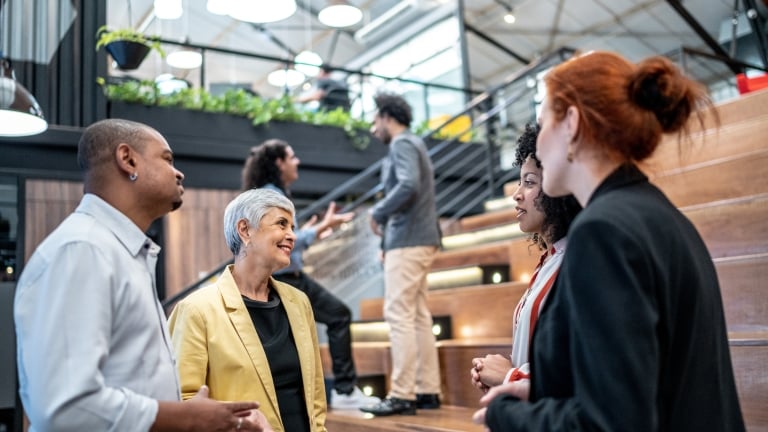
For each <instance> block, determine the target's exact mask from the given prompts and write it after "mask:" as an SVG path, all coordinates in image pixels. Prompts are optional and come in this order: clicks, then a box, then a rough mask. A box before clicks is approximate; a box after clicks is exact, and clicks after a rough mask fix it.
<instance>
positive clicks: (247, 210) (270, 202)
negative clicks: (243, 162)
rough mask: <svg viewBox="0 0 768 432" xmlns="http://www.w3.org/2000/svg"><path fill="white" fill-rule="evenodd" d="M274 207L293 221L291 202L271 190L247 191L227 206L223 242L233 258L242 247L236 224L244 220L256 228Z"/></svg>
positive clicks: (293, 212) (293, 214)
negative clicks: (288, 214) (288, 215)
mask: <svg viewBox="0 0 768 432" xmlns="http://www.w3.org/2000/svg"><path fill="white" fill-rule="evenodd" d="M275 207H277V208H279V209H283V210H285V211H287V212H289V213H290V214H291V218H294V219H295V210H294V207H293V203H292V202H291V200H289V199H288V198H286V197H285V195H283V194H281V193H280V192H276V191H274V190H271V189H263V188H262V189H249V190H247V191H245V192H243V193H241V194H240V195H238V196H237V197H235V199H233V200H232V202H230V203H229V204H228V205H227V208H226V210H224V241H226V242H227V246H228V247H229V250H230V251H232V253H233V254H234V255H235V256H237V254H238V253H240V249H241V248H242V247H243V242H242V241H241V240H240V235H238V233H237V223H238V222H239V221H240V220H242V219H245V220H247V221H248V223H249V224H251V225H253V226H255V227H258V226H259V224H260V223H261V219H263V218H264V215H265V214H266V213H267V212H268V211H269V209H271V208H275ZM292 222H293V221H292Z"/></svg>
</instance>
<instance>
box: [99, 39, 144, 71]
mask: <svg viewBox="0 0 768 432" xmlns="http://www.w3.org/2000/svg"><path fill="white" fill-rule="evenodd" d="M104 48H105V49H106V50H107V52H108V53H109V54H110V55H111V56H112V58H113V59H114V60H115V62H116V63H117V67H119V68H120V69H122V70H133V69H136V68H138V67H139V66H140V65H141V62H143V61H144V58H145V57H146V56H147V54H149V49H150V48H149V47H148V46H147V45H144V44H143V43H139V42H131V41H115V42H112V43H110V44H107V45H106V46H105V47H104Z"/></svg>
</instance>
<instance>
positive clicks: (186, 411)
mask: <svg viewBox="0 0 768 432" xmlns="http://www.w3.org/2000/svg"><path fill="white" fill-rule="evenodd" d="M158 405H159V406H158V412H157V418H155V424H154V425H153V426H152V429H151V430H152V431H194V432H197V431H200V432H231V431H234V430H237V428H238V426H240V428H241V429H242V428H243V427H245V426H247V425H248V423H250V422H249V421H248V420H247V419H246V418H247V417H248V416H249V415H250V413H251V410H255V409H257V408H258V407H259V404H258V402H217V401H215V400H213V399H209V398H208V387H207V386H202V387H200V390H199V391H198V392H197V394H196V395H195V397H193V398H192V399H190V400H188V401H186V402H167V401H160V402H158ZM252 430H258V429H252Z"/></svg>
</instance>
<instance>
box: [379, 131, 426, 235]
mask: <svg viewBox="0 0 768 432" xmlns="http://www.w3.org/2000/svg"><path fill="white" fill-rule="evenodd" d="M390 145H391V146H392V148H390V158H391V161H392V165H393V170H394V174H395V179H396V180H395V186H394V187H393V188H392V189H391V190H390V191H389V192H387V195H386V196H385V197H384V198H383V199H382V200H381V201H379V203H378V204H376V206H375V207H374V208H373V211H372V212H371V215H372V217H373V220H375V221H376V222H377V223H378V224H380V225H383V224H384V223H386V221H387V219H388V218H389V217H390V216H391V215H392V214H393V213H396V212H398V211H400V210H402V209H403V208H405V207H406V206H407V205H408V203H409V202H410V201H411V200H412V199H413V197H414V195H415V194H416V192H417V191H418V184H419V179H420V178H421V172H420V169H419V151H418V149H417V148H416V146H415V145H414V144H413V143H412V142H411V141H410V140H408V139H396V140H393V141H392V143H391V144H390Z"/></svg>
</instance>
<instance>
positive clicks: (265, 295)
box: [170, 189, 326, 432]
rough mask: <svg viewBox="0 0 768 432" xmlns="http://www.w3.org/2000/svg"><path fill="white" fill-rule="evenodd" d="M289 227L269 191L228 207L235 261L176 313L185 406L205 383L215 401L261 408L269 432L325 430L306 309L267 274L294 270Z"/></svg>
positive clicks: (251, 193)
mask: <svg viewBox="0 0 768 432" xmlns="http://www.w3.org/2000/svg"><path fill="white" fill-rule="evenodd" d="M293 220H294V207H293V204H292V203H291V201H290V200H288V199H287V198H286V197H285V196H283V195H282V194H280V193H278V192H275V191H272V190H267V189H252V190H248V191H245V192H243V193H241V194H240V195H239V196H238V197H237V198H235V199H234V200H233V201H232V202H231V203H229V205H228V206H227V208H226V210H225V212H224V236H225V240H226V242H227V245H228V246H229V248H230V250H231V251H232V253H233V254H234V256H235V263H234V264H233V265H230V266H229V267H227V269H226V270H224V272H223V273H222V274H221V276H220V277H219V278H218V280H217V281H216V282H215V283H213V284H212V285H209V286H207V287H204V288H202V289H200V290H199V291H197V292H195V293H193V294H191V295H190V296H189V297H187V298H185V299H184V300H182V301H181V302H179V304H178V305H176V308H175V309H174V310H173V312H172V313H171V316H170V330H171V335H172V336H171V337H172V339H173V345H174V349H175V352H176V356H177V358H178V365H179V375H180V378H181V391H182V396H183V397H184V398H189V397H192V396H194V394H195V392H196V390H197V389H198V388H199V387H200V386H201V385H207V386H208V387H209V388H210V397H211V398H213V399H218V400H242V399H243V398H245V399H249V400H255V401H258V402H259V403H260V404H261V407H260V411H261V412H262V413H263V414H264V417H266V421H267V422H268V423H269V426H271V428H272V429H274V430H275V431H278V432H279V431H289V432H304V431H306V432H324V431H326V428H325V416H326V401H325V386H324V382H323V372H322V366H321V363H320V351H319V349H318V343H317V333H316V328H315V321H314V318H313V315H312V307H311V305H310V304H309V300H308V299H307V296H306V295H304V293H302V292H300V291H298V290H297V289H295V288H293V287H292V286H290V285H288V284H285V283H282V282H278V281H276V280H275V279H273V278H272V277H271V276H270V275H271V274H272V273H273V272H274V271H275V270H277V269H280V268H283V267H285V266H287V265H288V264H289V262H290V256H291V250H293V246H294V242H295V240H296V236H295V234H294V231H293V230H294V226H293ZM248 423H250V422H248Z"/></svg>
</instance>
